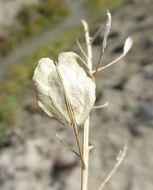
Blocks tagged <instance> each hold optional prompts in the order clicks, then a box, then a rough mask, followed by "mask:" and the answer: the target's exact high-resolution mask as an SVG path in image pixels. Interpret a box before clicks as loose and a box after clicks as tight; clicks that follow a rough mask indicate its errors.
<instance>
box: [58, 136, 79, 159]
mask: <svg viewBox="0 0 153 190" xmlns="http://www.w3.org/2000/svg"><path fill="white" fill-rule="evenodd" d="M56 138H57V139H58V140H59V141H60V142H61V143H62V144H63V145H64V146H65V147H66V148H67V149H68V150H70V151H71V152H73V153H74V154H75V155H77V156H78V157H79V158H80V155H79V154H78V153H77V152H76V151H75V150H73V148H72V147H70V146H69V145H68V144H67V143H65V141H64V140H63V139H61V137H60V136H59V135H58V133H56Z"/></svg>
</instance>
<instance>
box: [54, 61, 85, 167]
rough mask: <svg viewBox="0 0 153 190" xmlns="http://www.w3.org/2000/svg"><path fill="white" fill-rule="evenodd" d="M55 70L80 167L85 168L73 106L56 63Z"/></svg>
mask: <svg viewBox="0 0 153 190" xmlns="http://www.w3.org/2000/svg"><path fill="white" fill-rule="evenodd" d="M56 70H57V73H58V76H59V78H60V80H61V83H62V85H63V88H64V95H65V101H66V105H67V109H68V113H69V117H70V120H71V122H72V126H73V130H74V134H75V137H76V141H77V145H78V149H79V153H80V158H81V161H82V167H83V168H85V162H84V159H83V154H82V149H81V145H80V140H79V134H78V127H77V123H76V120H75V114H74V111H73V107H72V105H71V102H70V99H69V97H68V93H67V89H66V86H65V84H64V80H63V78H62V76H61V73H60V71H59V68H58V65H57V64H56Z"/></svg>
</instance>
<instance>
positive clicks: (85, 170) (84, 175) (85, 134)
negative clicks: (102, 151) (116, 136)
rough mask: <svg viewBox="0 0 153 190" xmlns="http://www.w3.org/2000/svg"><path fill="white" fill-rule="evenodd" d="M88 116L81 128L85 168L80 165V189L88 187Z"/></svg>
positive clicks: (85, 189)
mask: <svg viewBox="0 0 153 190" xmlns="http://www.w3.org/2000/svg"><path fill="white" fill-rule="evenodd" d="M88 141H89V117H88V119H87V120H86V121H85V123H84V128H83V159H84V162H85V168H83V167H82V183H81V190H87V189H88V167H89V145H88V144H89V142H88Z"/></svg>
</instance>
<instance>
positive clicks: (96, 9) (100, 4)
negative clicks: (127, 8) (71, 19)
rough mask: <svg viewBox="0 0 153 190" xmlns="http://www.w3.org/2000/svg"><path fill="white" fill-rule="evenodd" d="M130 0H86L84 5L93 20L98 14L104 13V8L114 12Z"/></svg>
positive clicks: (102, 14)
mask: <svg viewBox="0 0 153 190" xmlns="http://www.w3.org/2000/svg"><path fill="white" fill-rule="evenodd" d="M130 1H131V0H87V1H86V3H85V5H86V7H87V8H88V10H89V13H90V17H91V19H92V20H95V19H98V18H99V17H100V16H104V15H106V10H109V11H111V12H114V11H116V10H117V9H119V8H121V6H122V5H124V4H125V3H128V2H130Z"/></svg>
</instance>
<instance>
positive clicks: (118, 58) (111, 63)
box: [93, 54, 125, 75]
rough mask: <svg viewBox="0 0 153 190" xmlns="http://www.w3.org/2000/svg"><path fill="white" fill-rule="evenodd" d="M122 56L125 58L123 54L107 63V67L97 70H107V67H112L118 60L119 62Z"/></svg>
mask: <svg viewBox="0 0 153 190" xmlns="http://www.w3.org/2000/svg"><path fill="white" fill-rule="evenodd" d="M124 56H125V55H124V54H122V55H120V56H119V57H117V58H116V59H115V60H114V61H112V62H110V63H108V64H107V65H105V66H103V67H101V68H99V69H98V71H102V70H104V69H107V68H108V67H110V66H112V65H113V64H115V63H117V62H118V61H119V60H121V59H122V58H123V57H124ZM95 73H96V71H94V72H93V74H94V75H95Z"/></svg>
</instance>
